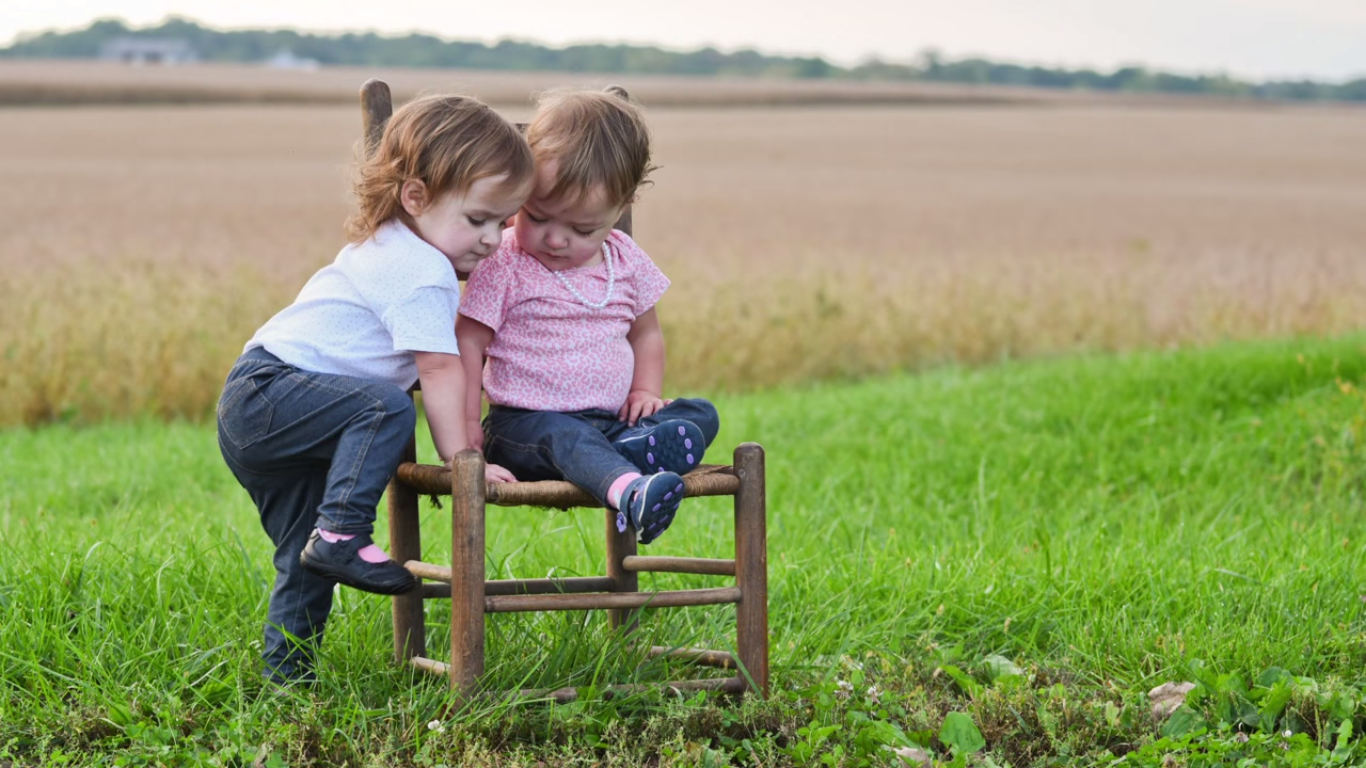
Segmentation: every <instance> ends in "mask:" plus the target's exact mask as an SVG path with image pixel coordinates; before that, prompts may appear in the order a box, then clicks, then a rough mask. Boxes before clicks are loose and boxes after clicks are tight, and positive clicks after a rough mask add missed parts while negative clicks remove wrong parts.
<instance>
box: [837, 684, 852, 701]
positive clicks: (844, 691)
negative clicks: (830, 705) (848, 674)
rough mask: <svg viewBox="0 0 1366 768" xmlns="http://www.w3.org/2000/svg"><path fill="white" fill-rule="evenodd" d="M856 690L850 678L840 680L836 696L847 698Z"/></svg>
mask: <svg viewBox="0 0 1366 768" xmlns="http://www.w3.org/2000/svg"><path fill="white" fill-rule="evenodd" d="M853 692H854V684H853V683H851V682H849V681H848V680H841V681H839V690H837V691H835V698H839V699H847V698H849V694H851V693H853Z"/></svg>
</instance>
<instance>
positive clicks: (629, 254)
mask: <svg viewBox="0 0 1366 768" xmlns="http://www.w3.org/2000/svg"><path fill="white" fill-rule="evenodd" d="M612 245H613V246H615V247H616V248H617V249H618V252H619V253H620V254H621V256H622V259H623V261H626V262H629V263H630V264H631V265H632V267H633V269H632V273H631V278H632V282H633V283H634V288H635V290H634V291H633V293H634V296H633V298H634V300H635V306H633V307H632V311H633V312H634V313H635V316H636V317H640V316H641V315H643V314H645V313H646V312H649V311H650V310H651V309H652V308H654V305H655V304H657V303H658V302H659V299H660V297H661V296H663V295H664V292H665V291H667V290H668V289H669V278H667V277H665V276H664V273H663V272H661V271H660V269H659V267H657V266H655V263H654V260H653V259H651V258H650V256H649V254H647V253H645V251H644V250H642V249H641V247H640V246H639V245H636V241H635V240H632V239H631V238H630V237H628V236H626V234H625V233H620V232H613V233H612Z"/></svg>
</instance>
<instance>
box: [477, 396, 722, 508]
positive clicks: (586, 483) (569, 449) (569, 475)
mask: <svg viewBox="0 0 1366 768" xmlns="http://www.w3.org/2000/svg"><path fill="white" fill-rule="evenodd" d="M669 419H687V420H688V421H691V422H693V423H694V424H696V425H697V426H698V428H699V429H701V430H702V435H703V438H704V439H705V440H706V444H707V445H708V446H710V445H711V443H712V441H713V440H715V439H716V433H717V431H718V430H720V428H721V419H720V417H719V416H718V415H717V413H716V406H714V405H712V404H711V403H710V402H708V401H706V400H687V399H679V400H675V401H673V402H672V403H669V404H668V405H666V406H664V407H663V408H662V409H660V411H659V412H658V413H656V414H655V415H653V416H647V417H645V418H643V419H640V420H639V421H637V422H636V426H637V427H640V426H653V425H655V424H658V423H660V422H662V421H667V420H669ZM629 429H631V427H628V426H627V425H626V422H624V421H617V415H616V414H615V413H613V412H611V411H599V410H589V411H574V412H571V413H560V412H558V411H528V410H524V409H522V408H508V407H506V406H502V405H495V406H493V407H492V408H490V409H489V415H488V416H487V417H486V418H485V419H484V455H485V457H487V458H488V460H489V461H490V462H491V463H493V464H501V465H502V466H503V467H505V468H506V469H508V470H509V471H511V472H512V474H513V475H515V476H516V477H517V479H518V480H521V481H523V482H526V481H532V480H568V481H569V482H571V483H573V484H575V485H577V486H579V487H580V488H582V489H584V490H585V491H588V492H589V493H590V494H592V495H593V498H595V499H597V500H598V502H599V503H600V504H602V505H603V506H609V505H608V504H607V490H608V489H609V488H611V487H612V483H613V482H615V481H616V479H617V478H619V477H621V476H622V475H624V474H626V473H628V472H639V471H640V468H638V467H636V466H635V465H634V464H632V463H631V462H630V461H628V460H627V459H626V457H624V456H622V455H621V454H620V453H617V449H616V448H614V447H612V442H613V441H614V440H616V439H617V438H619V437H621V436H622V434H623V433H625V432H626V431H627V430H629Z"/></svg>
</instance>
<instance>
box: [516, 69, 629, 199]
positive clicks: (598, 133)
mask: <svg viewBox="0 0 1366 768" xmlns="http://www.w3.org/2000/svg"><path fill="white" fill-rule="evenodd" d="M526 137H527V141H528V142H529V143H530V144H531V151H532V153H533V154H534V155H535V156H536V162H537V163H545V162H547V161H551V160H554V161H557V162H558V168H557V169H556V179H555V184H554V186H553V187H551V189H550V190H549V191H548V192H547V193H546V194H547V196H548V197H553V198H570V199H575V200H579V199H582V198H583V197H584V196H585V195H588V194H589V193H590V192H592V190H594V189H596V188H597V187H602V189H603V190H604V191H605V192H606V194H607V197H608V200H609V201H611V203H612V204H613V205H625V204H626V203H629V202H631V201H632V200H633V199H635V196H636V191H637V190H639V189H640V187H641V185H643V184H646V183H647V181H646V177H647V176H648V175H649V173H650V171H653V170H654V169H655V166H653V165H651V164H650V130H649V128H648V126H646V125H645V116H644V115H643V114H642V113H641V111H640V107H638V106H636V105H635V104H634V103H632V102H631V101H630V100H629V99H628V98H627V97H626V92H625V91H624V90H622V89H620V88H615V87H614V88H612V89H609V90H608V91H588V90H558V91H550V92H548V93H545V94H543V95H542V96H541V98H540V100H539V101H538V102H537V105H536V116H535V117H533V118H532V119H531V123H530V124H529V125H528V126H527V133H526Z"/></svg>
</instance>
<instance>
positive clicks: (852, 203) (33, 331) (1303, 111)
mask: <svg viewBox="0 0 1366 768" xmlns="http://www.w3.org/2000/svg"><path fill="white" fill-rule="evenodd" d="M4 71H6V77H9V73H10V72H12V70H4ZM158 72H159V73H162V74H164V73H169V74H164V76H166V77H173V76H175V71H174V70H160V71H158ZM427 74H431V73H427ZM159 76H160V75H159ZM298 76H300V77H309V75H303V74H299V75H298ZM318 76H319V77H324V76H325V77H329V78H330V77H334V76H337V75H335V73H331V72H323V73H318ZM348 76H349V75H348ZM431 76H432V77H437V76H438V75H437V74H431ZM507 77H508V78H509V79H508V81H507V82H516V83H518V84H517V85H516V86H515V89H516V91H517V92H519V93H522V92H525V91H526V90H531V89H532V88H533V80H532V76H530V75H527V76H516V77H525V78H527V79H525V80H520V81H517V80H513V79H511V78H513V77H514V76H507ZM359 79H360V78H359V76H356V77H352V78H351V80H350V86H349V87H351V88H354V86H355V84H356V82H357V81H358V80H359ZM391 79H393V80H394V81H395V82H409V83H412V84H413V85H410V86H409V87H411V88H415V89H418V90H427V89H429V85H428V82H427V81H426V80H422V79H420V77H418V76H417V75H414V74H412V73H393V74H392V75H391ZM537 82H539V83H540V84H541V85H545V84H547V83H548V82H550V81H549V80H548V79H546V78H541V79H540V80H539V81H537ZM557 82H558V81H557ZM436 85H437V83H435V82H432V83H431V86H430V87H435V86H436ZM509 87H512V86H509ZM401 90H402V89H401ZM638 92H639V89H638ZM485 95H486V97H488V98H492V97H491V96H488V95H487V94H485ZM348 98H349V97H348ZM648 100H649V99H647V101H648ZM510 114H513V116H524V115H525V110H524V108H520V109H514V110H513V112H512V113H510ZM651 120H652V124H653V126H654V129H655V132H656V136H657V139H658V152H657V156H658V157H657V159H658V161H659V162H660V163H662V165H663V166H664V167H663V168H662V169H661V170H660V171H658V172H657V173H656V175H655V182H656V183H655V186H654V187H653V188H651V189H649V190H647V191H646V192H645V193H644V196H643V199H642V202H641V204H640V206H639V208H638V211H637V218H636V226H637V234H638V236H639V239H640V241H641V242H642V244H643V245H644V246H645V247H646V249H647V250H649V251H650V252H651V253H652V254H653V255H654V256H655V257H656V259H657V260H658V261H659V262H660V263H661V264H662V265H663V266H664V268H665V269H666V271H667V272H668V273H669V274H670V276H671V277H672V278H673V280H674V286H675V287H674V288H673V289H672V290H671V291H670V294H669V296H668V297H666V299H665V303H664V304H663V305H662V307H661V314H662V318H663V321H664V323H665V330H666V334H667V335H668V338H669V348H670V374H669V376H670V382H671V389H672V390H675V391H677V390H691V391H698V390H715V389H721V388H725V389H750V388H755V387H763V386H767V385H772V384H778V383H783V382H791V381H800V380H807V379H813V378H831V377H850V376H859V375H864V374H869V373H877V372H882V371H887V370H893V369H903V368H916V367H923V366H927V365H935V364H941V363H946V362H966V363H977V362H984V361H990V360H996V359H1001V358H1004V357H1018V356H1028V355H1040V354H1053V353H1059V352H1065V351H1073V350H1103V349H1123V348H1135V347H1142V346H1154V345H1158V346H1166V345H1172V344H1187V343H1203V342H1208V341H1212V340H1218V339H1224V338H1233V337H1248V336H1260V335H1286V334H1298V333H1316V334H1317V333H1334V332H1339V331H1342V330H1345V329H1348V328H1353V327H1359V326H1360V325H1361V324H1362V323H1363V322H1364V321H1366V258H1363V256H1366V246H1364V245H1363V243H1366V153H1363V152H1361V149H1360V148H1361V147H1362V146H1366V111H1363V110H1352V109H1345V108H1339V109H1311V108H1293V109H1292V108H1265V109H1237V110H1229V109H1214V108H1205V107H1200V108H1196V107H1188V108H1182V109H1173V108H1166V107H1157V106H1147V107H1136V106H1133V105H1128V106H1107V105H1105V104H1101V103H1097V102H1094V101H1087V102H1085V103H1084V106H1083V105H1082V104H1076V105H1066V104H1054V105H1050V106H1047V107H1043V106H1035V107H1021V108H1012V109H1001V108H996V107H987V106H961V105H959V106H942V105H941V106H937V107H935V108H913V107H905V106H898V107H891V106H878V107H870V106H844V107H840V108H829V107H822V108H796V107H793V108H786V109H780V110H773V109H762V108H739V107H731V108H726V109H717V108H704V107H690V108H678V109H658V110H654V111H653V112H652V113H651ZM358 132H359V118H358V114H357V110H356V109H355V108H354V107H352V106H341V105H337V106H331V105H313V106H300V105H289V106H284V105H280V106H265V105H240V104H239V105H221V106H184V107H165V106H139V107H115V106H104V107H76V108H63V109H51V108H9V109H4V110H0V211H2V212H3V215H4V220H5V222H6V225H7V226H6V227H4V229H3V231H0V268H3V278H0V350H2V351H3V354H4V359H5V361H6V364H5V366H4V369H3V371H0V424H16V423H38V422H43V421H50V420H54V419H77V420H89V419H99V418H103V417H106V416H127V415H136V414H154V415H161V416H188V417H192V418H198V417H201V416H203V415H204V414H205V413H207V412H208V411H209V409H210V408H211V404H212V402H213V399H214V397H215V395H216V390H217V386H218V385H219V383H220V381H221V378H222V376H223V375H224V373H225V371H226V370H227V366H228V365H229V364H230V362H231V360H232V358H233V357H234V356H235V354H236V352H237V351H238V349H240V346H241V344H242V343H243V342H244V341H245V340H246V338H247V337H248V336H249V335H250V334H251V332H252V331H253V330H254V329H255V327H256V326H257V325H259V324H260V323H261V322H262V321H263V320H264V319H265V318H267V317H268V316H269V315H270V314H271V313H273V312H274V311H275V310H277V309H278V308H279V307H281V306H283V305H284V304H285V303H287V302H288V301H289V300H290V299H291V298H292V296H293V295H294V293H295V292H296V291H297V290H298V288H299V287H300V286H301V285H302V283H303V281H304V280H305V279H306V278H307V276H308V275H309V274H310V273H311V272H312V271H313V270H315V269H317V268H318V267H319V266H320V265H322V264H324V263H326V262H327V261H329V260H330V259H331V258H332V257H333V256H334V255H335V253H336V250H337V249H338V248H339V247H340V246H341V245H342V243H343V241H342V236H341V222H342V220H343V218H344V217H345V215H346V213H347V198H346V178H347V164H348V161H349V159H350V156H351V152H352V148H353V145H354V142H355V139H356V137H357V135H358ZM685 303H686V304H689V305H692V306H697V305H701V306H702V307H703V308H704V309H705V312H704V314H703V316H702V317H703V319H702V320H701V321H700V322H697V323H694V324H689V325H686V326H685V325H683V324H682V323H681V322H680V321H679V320H678V317H679V316H680V314H681V313H677V312H670V309H669V308H670V307H671V306H682V305H684V304H685Z"/></svg>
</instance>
